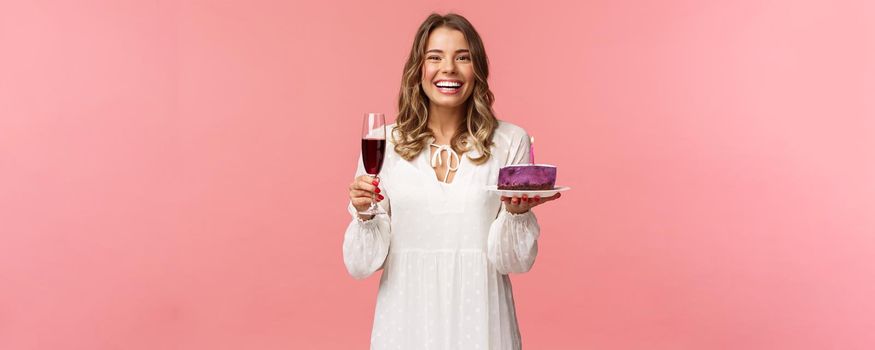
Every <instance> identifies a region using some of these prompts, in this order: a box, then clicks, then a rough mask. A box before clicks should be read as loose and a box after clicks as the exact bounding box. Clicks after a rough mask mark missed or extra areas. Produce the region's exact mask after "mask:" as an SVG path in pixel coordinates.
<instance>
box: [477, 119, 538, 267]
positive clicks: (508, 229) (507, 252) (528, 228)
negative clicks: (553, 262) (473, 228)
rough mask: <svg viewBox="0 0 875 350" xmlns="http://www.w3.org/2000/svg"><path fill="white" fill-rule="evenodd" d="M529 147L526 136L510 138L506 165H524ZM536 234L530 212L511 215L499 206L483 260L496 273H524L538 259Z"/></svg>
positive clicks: (532, 216)
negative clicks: (489, 264)
mask: <svg viewBox="0 0 875 350" xmlns="http://www.w3.org/2000/svg"><path fill="white" fill-rule="evenodd" d="M529 144H530V143H529V135H527V134H526V133H521V134H520V135H517V137H514V139H513V142H512V144H511V147H510V152H509V154H508V159H507V162H506V164H507V165H511V164H520V163H527V162H528V161H529ZM540 233H541V227H540V226H539V225H538V220H537V218H536V217H535V214H534V213H532V211H531V210H529V211H527V212H525V213H522V214H511V213H509V212H508V211H507V210H506V209H505V206H504V203H502V204H501V208H500V209H499V213H498V216H497V217H496V218H495V221H493V222H492V225H491V226H490V227H489V235H488V236H487V241H486V249H487V257H488V258H489V261H490V262H491V263H492V265H493V266H494V267H495V269H496V270H498V272H499V273H502V274H509V273H523V272H528V271H529V270H530V269H531V268H532V265H533V264H534V263H535V257H536V256H537V255H538V236H539V235H540Z"/></svg>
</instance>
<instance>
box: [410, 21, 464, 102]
mask: <svg viewBox="0 0 875 350" xmlns="http://www.w3.org/2000/svg"><path fill="white" fill-rule="evenodd" d="M422 89H423V90H424V91H425V95H426V96H428V99H429V101H430V102H431V103H432V104H433V105H435V106H439V107H448V108H456V107H460V106H462V105H463V104H464V103H465V101H467V100H468V97H470V96H471V93H472V92H473V91H474V63H473V61H472V60H471V52H470V51H469V49H468V41H467V40H465V35H464V34H462V32H460V31H458V30H455V29H452V28H447V27H440V28H436V29H435V30H433V31H432V32H431V34H429V36H428V43H427V44H426V46H425V59H424V60H423V63H422Z"/></svg>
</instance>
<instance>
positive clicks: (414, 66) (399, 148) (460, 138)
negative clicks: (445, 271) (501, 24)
mask: <svg viewBox="0 0 875 350" xmlns="http://www.w3.org/2000/svg"><path fill="white" fill-rule="evenodd" d="M441 27H447V28H452V29H455V30H458V31H460V32H462V34H464V35H465V39H466V40H467V41H468V49H469V51H470V54H471V60H472V62H473V63H474V91H473V92H472V93H471V96H470V97H469V98H468V101H466V102H465V107H464V108H466V109H467V114H466V117H465V120H463V121H462V123H461V124H460V125H459V128H458V130H457V132H456V134H455V135H454V136H453V139H452V140H451V141H450V145H451V147H452V148H453V150H454V151H456V152H457V153H459V154H463V153H464V152H466V151H468V150H470V149H471V147H473V148H474V149H476V150H477V151H478V152H479V153H480V156H479V157H476V158H470V157H469V159H471V161H472V162H473V163H474V164H483V163H485V162H486V161H487V160H489V157H490V156H491V155H492V152H491V150H490V147H491V146H492V135H493V134H494V133H495V129H496V128H498V119H496V118H495V114H494V113H493V111H492V103H493V102H494V101H495V97H494V96H493V95H492V91H490V90H489V83H488V82H487V81H486V79H487V78H488V77H489V63H488V60H487V58H486V50H485V49H484V47H483V41H482V40H480V35H479V34H477V31H476V30H474V26H473V25H471V22H468V20H467V19H465V17H462V16H460V15H457V14H455V13H449V14H447V15H445V16H441V15H439V14H436V13H433V14H431V15H430V16H428V18H426V19H425V21H424V22H422V25H421V26H419V30H417V31H416V37H415V38H414V40H413V47H412V48H411V49H410V56H409V57H408V58H407V63H405V64H404V75H403V76H402V78H401V92H400V94H399V96H398V118H397V119H396V121H395V122H396V126H395V135H393V137H394V139H395V152H396V153H398V154H399V155H401V157H403V158H404V159H406V160H408V161H409V160H412V159H413V158H414V157H416V156H417V155H418V154H419V153H420V152H422V150H423V149H424V148H425V147H426V143H427V141H428V139H429V138H431V137H434V135H433V133H432V132H431V130H430V129H429V128H428V106H429V103H430V102H429V100H428V96H426V95H425V91H423V90H422V84H421V83H422V62H423V60H424V57H425V50H426V47H425V46H426V44H427V42H428V36H429V35H430V34H431V32H432V31H433V30H435V29H437V28H441ZM468 140H471V141H472V142H471V143H472V144H469V142H468Z"/></svg>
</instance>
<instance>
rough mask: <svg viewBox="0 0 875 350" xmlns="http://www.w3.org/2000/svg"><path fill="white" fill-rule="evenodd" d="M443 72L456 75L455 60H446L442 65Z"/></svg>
mask: <svg viewBox="0 0 875 350" xmlns="http://www.w3.org/2000/svg"><path fill="white" fill-rule="evenodd" d="M441 72H444V73H455V72H456V63H455V62H453V60H445V61H444V63H443V64H442V65H441Z"/></svg>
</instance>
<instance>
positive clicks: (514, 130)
mask: <svg viewBox="0 0 875 350" xmlns="http://www.w3.org/2000/svg"><path fill="white" fill-rule="evenodd" d="M528 135H529V134H528V133H526V130H525V129H523V128H522V127H521V126H519V125H516V124H513V123H511V122H506V121H503V120H499V121H498V127H497V128H495V135H494V136H493V138H492V139H493V141H494V142H505V143H508V144H510V143H513V142H514V141H517V140H520V139H525V138H528Z"/></svg>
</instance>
